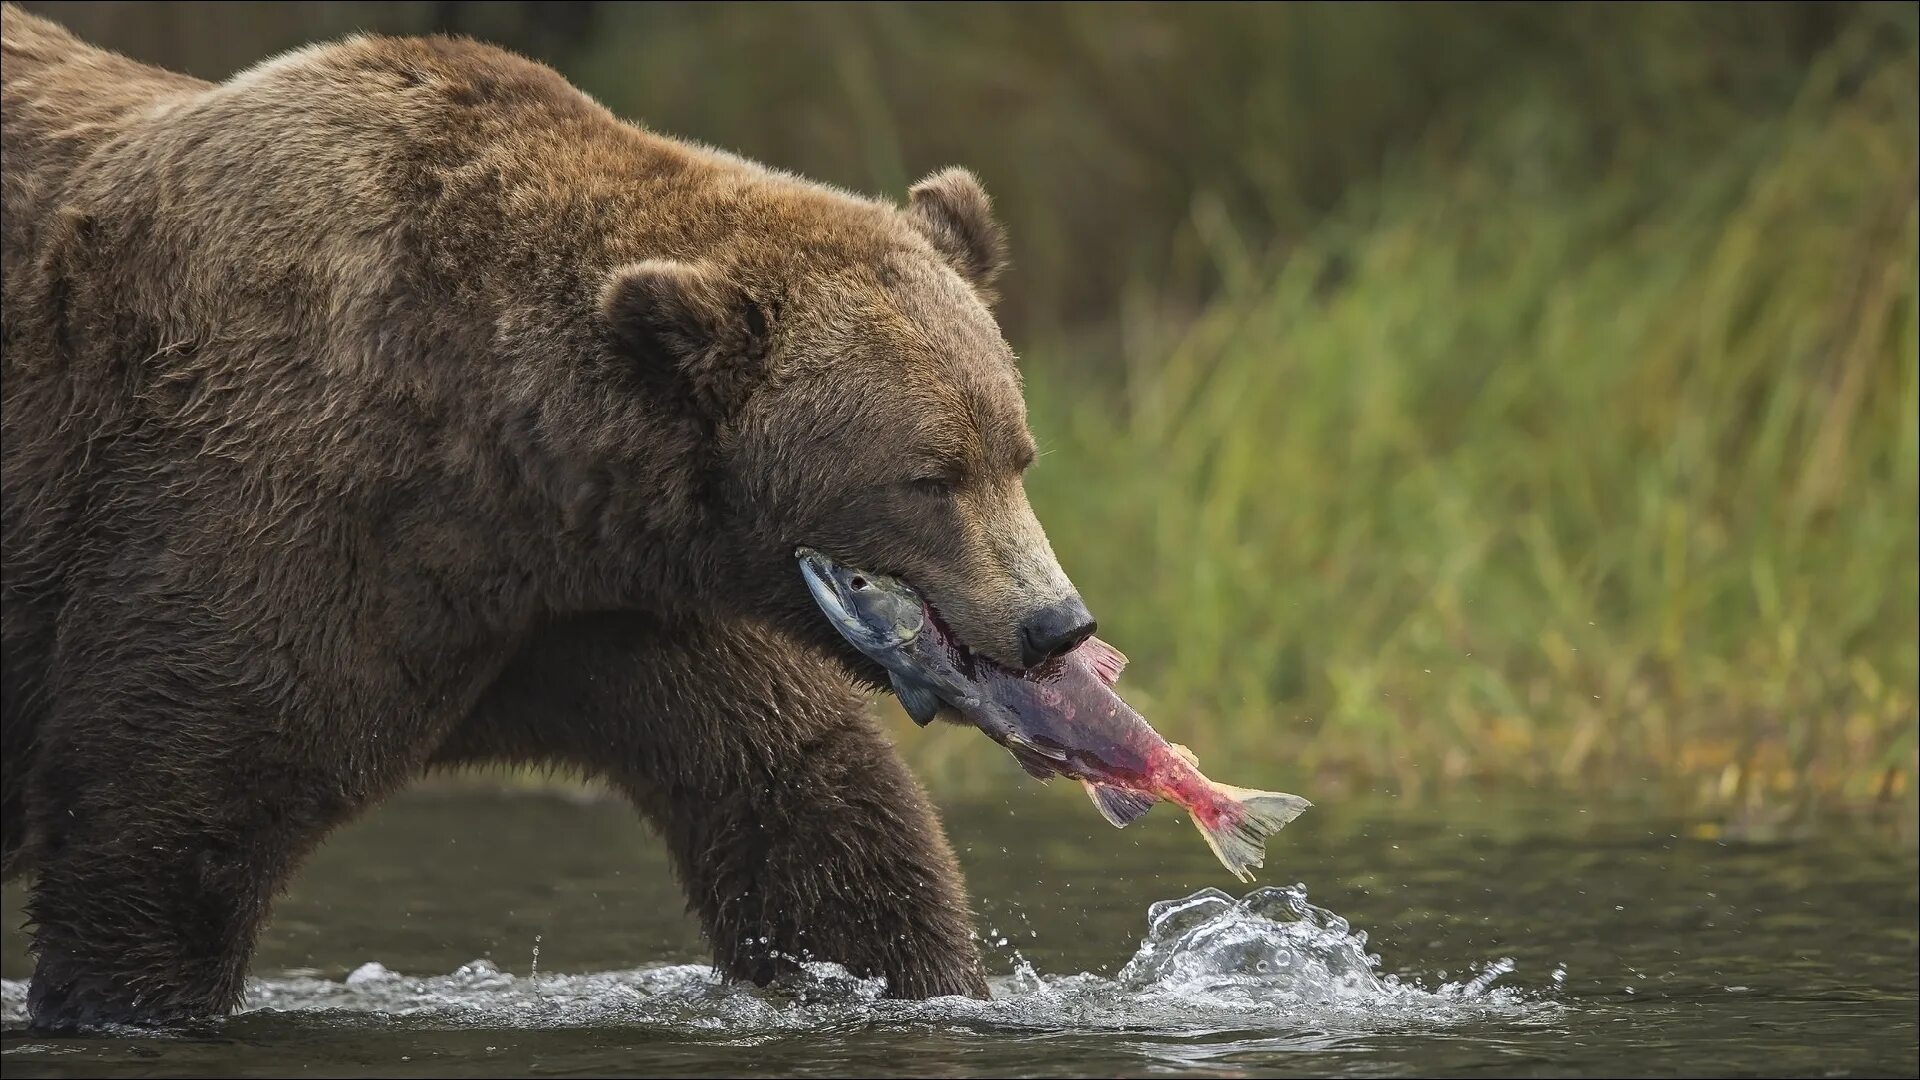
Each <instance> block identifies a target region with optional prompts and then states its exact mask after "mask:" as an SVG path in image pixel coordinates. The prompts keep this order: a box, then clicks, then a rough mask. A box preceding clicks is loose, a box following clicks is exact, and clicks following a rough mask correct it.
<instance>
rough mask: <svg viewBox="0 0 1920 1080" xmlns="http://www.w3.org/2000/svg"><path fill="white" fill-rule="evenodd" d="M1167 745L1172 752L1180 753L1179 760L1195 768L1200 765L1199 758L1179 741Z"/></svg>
mask: <svg viewBox="0 0 1920 1080" xmlns="http://www.w3.org/2000/svg"><path fill="white" fill-rule="evenodd" d="M1167 745H1168V746H1169V747H1171V748H1172V750H1173V752H1174V753H1176V754H1178V755H1180V760H1182V761H1184V762H1186V763H1187V764H1189V765H1191V766H1193V767H1194V768H1196V769H1197V768H1199V767H1200V759H1199V758H1198V757H1197V756H1195V755H1194V752H1193V751H1191V750H1189V749H1187V748H1186V747H1184V746H1181V745H1180V744H1179V743H1168V744H1167Z"/></svg>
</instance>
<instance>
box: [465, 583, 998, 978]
mask: <svg viewBox="0 0 1920 1080" xmlns="http://www.w3.org/2000/svg"><path fill="white" fill-rule="evenodd" d="M444 756H445V758H446V759H448V760H458V759H472V758H499V757H520V758H523V759H524V758H527V757H544V758H548V759H559V760H563V761H567V762H570V763H572V764H575V765H577V766H579V767H581V768H584V769H586V770H587V771H589V772H592V773H596V774H598V775H601V776H604V777H606V778H607V779H608V780H609V781H611V782H612V783H613V784H614V785H615V786H616V787H618V788H620V789H621V790H622V791H624V792H625V793H627V794H628V795H629V796H630V797H631V798H632V799H633V801H634V802H635V804H636V805H637V806H638V807H639V808H640V809H641V811H642V812H643V813H644V814H645V816H646V817H647V818H648V819H649V820H650V821H651V822H652V823H653V824H654V826H655V827H656V829H657V830H658V831H659V832H660V834H661V835H662V836H663V837H664V838H665V840H666V842H667V845H668V847H669V849H670V851H671V853H672V856H673V860H674V863H675V865H676V867H677V869H678V871H679V875H680V878H681V882H682V884H683V885H684V886H685V889H686V892H687V897H688V904H689V906H690V908H691V909H692V910H693V912H694V913H695V914H696V915H697V916H698V917H699V919H700V922H701V925H702V927H703V928H704V929H705V931H706V933H707V936H708V938H709V939H710V940H711V941H712V943H713V948H714V952H715V955H716V963H717V964H718V966H719V967H720V969H721V970H722V971H724V972H726V973H727V974H728V975H729V976H732V977H735V978H740V979H746V980H750V981H752V982H755V983H762V984H764V983H765V982H767V981H768V980H770V979H772V978H774V977H775V976H776V975H778V974H780V973H781V972H783V971H786V970H790V969H792V968H793V967H794V966H795V960H796V958H799V959H813V960H828V961H833V962H835V963H838V964H841V965H843V966H845V967H846V968H847V969H848V970H850V971H852V972H853V973H854V974H856V975H860V976H863V977H865V976H874V975H878V976H882V977H884V978H885V979H886V982H887V993H888V994H890V995H892V996H895V997H906V998H924V997H933V996H938V995H943V994H968V995H973V996H976V997H984V996H986V994H987V986H986V980H985V978H984V977H983V975H982V974H981V967H980V956H979V951H978V948H977V945H976V943H975V940H974V937H973V931H972V923H971V917H970V913H969V911H968V905H967V898H966V892H965V886H964V884H963V882H962V880H961V876H960V871H959V868H958V866H957V865H956V863H955V861H954V857H953V851H952V849H951V848H950V847H949V846H948V844H947V839H946V835H945V833H944V832H943V831H942V830H941V827H940V822H939V819H938V817H937V816H936V815H935V812H934V810H933V807H932V806H931V804H930V803H929V801H928V799H927V797H926V793H925V792H924V791H923V790H922V789H921V788H920V785H919V784H918V783H917V782H916V781H915V780H914V778H913V776H912V775H911V774H910V773H909V772H908V771H907V769H906V766H905V765H904V764H903V763H902V762H901V761H900V759H899V757H898V755H896V754H895V753H894V751H893V748H892V746H891V745H890V744H889V743H888V742H887V740H886V738H885V736H883V735H882V734H881V733H880V731H879V730H878V729H877V727H876V726H875V725H874V723H873V721H872V720H871V718H870V717H869V716H868V715H867V713H866V710H865V702H864V700H863V699H862V698H861V696H860V695H859V694H858V693H857V692H855V691H854V689H853V688H852V687H851V686H850V685H849V684H848V682H847V680H846V676H845V674H844V673H843V672H841V671H840V670H839V669H837V668H836V667H835V666H834V665H832V664H830V663H828V662H826V661H824V660H821V659H818V658H816V657H813V656H810V655H808V654H806V653H803V652H801V651H799V650H798V649H797V648H796V647H794V646H792V645H790V644H789V643H788V642H787V641H786V640H785V639H783V638H781V637H780V636H778V635H776V634H774V633H772V632H771V631H768V630H765V629H761V628H759V627H756V626H750V625H728V626H711V625H708V626H698V627H685V626H677V627H672V628H662V627H660V626H659V625H657V624H653V623H650V622H649V621H648V620H646V619H645V618H643V617H639V616H630V615H597V616H591V617H584V618H581V619H576V620H574V621H572V622H570V623H568V624H565V625H562V626H558V627H554V628H551V629H550V630H549V631H547V632H546V633H545V634H544V635H543V636H542V637H541V638H539V639H538V640H536V641H534V642H533V643H531V644H530V645H529V647H528V648H527V649H525V650H524V651H523V652H522V653H521V654H520V656H519V657H518V658H517V659H516V660H515V661H514V662H513V664H511V665H510V666H509V668H508V670H507V672H506V674H505V675H504V676H503V678H502V680H501V681H500V683H499V684H498V685H496V687H495V688H494V690H493V691H491V692H490V693H489V695H488V697H487V698H486V699H485V700H484V701H483V703H482V706H481V709H480V710H479V711H478V712H477V713H476V715H475V717H474V719H473V721H472V722H471V724H470V725H469V727H468V729H467V730H465V731H463V732H461V733H460V735H459V736H458V737H457V738H456V739H455V740H454V742H452V743H450V744H449V746H448V747H447V748H446V750H445V755H444Z"/></svg>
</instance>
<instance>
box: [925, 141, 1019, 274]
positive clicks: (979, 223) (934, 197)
mask: <svg viewBox="0 0 1920 1080" xmlns="http://www.w3.org/2000/svg"><path fill="white" fill-rule="evenodd" d="M907 217H908V219H909V220H911V221H912V222H913V225H914V228H916V229H918V230H920V234H921V235H922V236H925V237H926V238H927V240H928V241H930V242H931V243H932V244H933V246H934V248H935V249H937V250H938V251H939V252H940V254H941V255H943V256H945V257H946V260H947V261H948V262H949V263H952V264H953V268H954V269H955V270H958V271H959V272H960V276H961V277H964V278H966V279H967V280H968V281H970V282H972V283H973V286H974V288H976V289H978V290H980V293H981V294H982V295H983V296H987V297H988V298H989V299H991V290H992V288H993V281H994V279H995V278H997V277H999V276H1000V271H1001V270H1002V269H1004V268H1005V267H1006V262H1007V238H1006V234H1004V233H1002V232H1001V231H1000V225H999V223H998V222H996V221H994V220H993V204H992V203H991V202H989V201H988V200H987V192H986V189H985V188H982V187H981V186H980V181H979V180H977V179H975V178H974V175H973V174H972V173H970V172H968V171H967V170H965V169H961V168H951V169H942V170H941V171H939V172H937V173H934V174H933V175H932V176H929V177H927V178H926V179H925V180H922V181H920V182H919V183H917V184H915V185H913V188H912V190H911V191H909V192H908V194H907Z"/></svg>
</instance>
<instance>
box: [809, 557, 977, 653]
mask: <svg viewBox="0 0 1920 1080" xmlns="http://www.w3.org/2000/svg"><path fill="white" fill-rule="evenodd" d="M793 554H794V557H795V558H797V559H799V560H800V577H801V580H803V581H805V582H806V584H807V591H808V592H810V593H812V594H813V600H814V603H815V604H817V605H819V607H820V610H821V611H822V612H823V613H824V614H825V615H826V616H827V619H828V620H829V621H830V622H832V623H833V624H834V625H835V626H837V627H840V628H841V630H842V633H843V634H844V633H845V632H846V631H847V630H849V629H852V628H855V627H858V626H859V625H860V620H859V617H858V616H856V615H855V614H854V613H853V611H852V610H851V609H849V608H848V607H847V604H846V601H845V600H843V599H842V598H841V595H840V582H839V578H838V575H840V574H843V573H844V574H850V575H854V576H856V577H857V576H858V575H859V574H860V573H861V571H859V570H857V569H855V568H854V567H851V566H848V565H847V564H845V563H842V562H839V561H837V560H835V559H834V558H833V557H832V556H830V555H827V554H826V553H824V552H822V551H820V550H819V549H818V548H812V547H807V546H806V545H804V544H803V545H801V546H799V547H796V548H794V551H793ZM868 573H872V571H868ZM887 576H889V577H891V576H892V575H887ZM898 580H899V581H900V583H901V584H903V585H905V586H906V587H907V588H908V589H909V590H911V591H912V593H913V595H914V596H915V597H916V598H917V599H919V601H920V612H921V614H922V615H923V616H925V618H926V624H925V630H924V631H923V632H924V633H929V634H930V635H931V636H932V638H933V640H934V641H935V642H937V643H938V644H940V645H942V646H945V647H946V648H947V649H948V650H949V652H950V654H951V655H952V656H953V657H955V659H957V660H958V661H959V662H960V663H961V664H962V665H963V666H964V668H965V669H966V670H967V671H969V672H971V671H972V670H973V665H974V664H975V662H976V660H975V657H974V653H973V650H971V649H969V648H967V646H966V643H965V642H963V641H961V640H960V636H959V635H958V634H955V633H954V632H953V628H952V627H950V626H948V625H947V621H946V620H945V619H944V618H942V617H941V616H940V609H938V608H936V607H934V606H933V602H932V601H930V600H928V599H927V594H926V593H924V592H921V591H920V590H919V589H918V588H915V587H914V585H913V583H911V582H909V581H906V580H905V579H904V578H901V579H898ZM856 644H857V643H856Z"/></svg>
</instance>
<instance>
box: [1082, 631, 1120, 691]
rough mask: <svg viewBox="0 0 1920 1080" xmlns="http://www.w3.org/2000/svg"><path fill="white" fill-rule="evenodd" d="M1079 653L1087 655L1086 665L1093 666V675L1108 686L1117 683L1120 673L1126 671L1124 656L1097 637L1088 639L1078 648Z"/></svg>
mask: <svg viewBox="0 0 1920 1080" xmlns="http://www.w3.org/2000/svg"><path fill="white" fill-rule="evenodd" d="M1080 651H1081V652H1084V653H1086V654H1087V663H1089V664H1091V665H1092V666H1093V673H1094V674H1095V675H1098V676H1100V681H1102V682H1104V683H1106V684H1107V685H1108V686H1112V685H1113V684H1114V683H1117V682H1119V681H1120V673H1121V672H1123V671H1125V670H1127V657H1126V654H1125V653H1122V652H1121V651H1120V650H1119V649H1116V648H1114V647H1113V646H1111V645H1109V644H1107V643H1106V642H1104V641H1101V640H1100V639H1099V638H1097V637H1090V638H1088V639H1087V640H1086V643H1085V644H1083V645H1081V646H1080Z"/></svg>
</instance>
